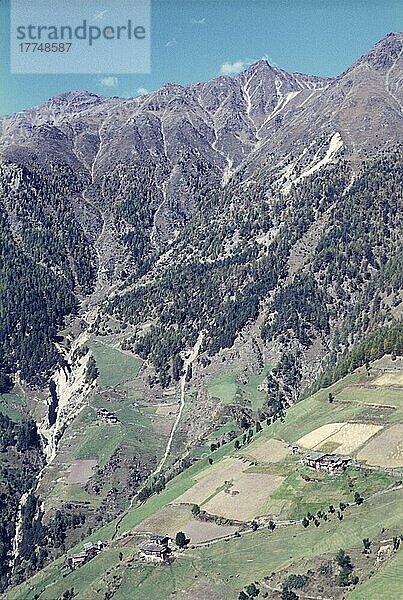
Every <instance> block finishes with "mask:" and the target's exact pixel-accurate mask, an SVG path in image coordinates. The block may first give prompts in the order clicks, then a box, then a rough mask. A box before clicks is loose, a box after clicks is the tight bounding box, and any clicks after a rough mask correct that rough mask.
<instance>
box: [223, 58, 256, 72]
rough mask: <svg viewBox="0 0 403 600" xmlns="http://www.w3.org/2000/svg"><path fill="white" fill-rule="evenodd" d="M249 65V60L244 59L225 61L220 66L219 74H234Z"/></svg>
mask: <svg viewBox="0 0 403 600" xmlns="http://www.w3.org/2000/svg"><path fill="white" fill-rule="evenodd" d="M249 65H250V62H249V61H245V60H236V61H234V62H232V63H231V62H225V63H223V64H222V65H221V67H220V73H221V75H235V73H239V72H240V71H243V69H246V67H248V66H249Z"/></svg>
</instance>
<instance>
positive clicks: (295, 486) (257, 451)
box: [10, 370, 403, 600]
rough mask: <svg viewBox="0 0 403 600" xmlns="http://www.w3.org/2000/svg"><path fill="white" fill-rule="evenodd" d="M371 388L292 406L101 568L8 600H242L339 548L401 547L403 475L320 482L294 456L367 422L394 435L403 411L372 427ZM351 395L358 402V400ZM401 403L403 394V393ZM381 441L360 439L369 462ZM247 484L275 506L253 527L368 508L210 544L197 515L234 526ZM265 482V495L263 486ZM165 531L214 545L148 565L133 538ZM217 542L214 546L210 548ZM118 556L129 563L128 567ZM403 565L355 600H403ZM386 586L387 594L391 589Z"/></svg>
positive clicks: (151, 517)
mask: <svg viewBox="0 0 403 600" xmlns="http://www.w3.org/2000/svg"><path fill="white" fill-rule="evenodd" d="M363 377H364V373H363V371H362V370H358V371H357V372H355V373H353V374H352V375H350V376H348V377H346V378H345V379H344V380H342V381H340V382H337V383H336V384H335V385H333V386H331V388H328V389H327V390H321V391H320V392H318V393H317V394H315V395H314V396H312V397H310V398H307V399H306V400H303V401H301V402H300V403H298V404H296V405H294V406H293V407H291V408H290V409H289V410H288V412H287V416H286V420H285V422H284V423H281V422H280V421H276V422H275V423H274V424H272V425H270V426H269V427H268V426H267V425H266V424H264V425H263V430H262V431H261V432H259V433H257V434H256V433H255V435H254V436H253V441H252V442H251V443H249V444H244V445H242V436H240V437H239V438H238V440H239V441H240V443H241V448H240V449H239V450H237V449H235V447H234V442H231V443H227V444H225V445H224V446H222V447H220V448H219V449H218V450H215V451H214V452H210V453H209V455H208V456H207V457H205V458H202V459H200V460H198V461H197V462H196V463H195V464H194V465H192V466H191V467H190V468H188V469H186V470H185V471H183V472H182V473H181V474H179V475H178V476H177V477H175V478H174V479H173V480H172V481H170V482H169V483H168V484H167V485H166V487H165V489H164V490H163V491H162V492H161V493H160V494H158V495H153V496H151V497H150V498H149V499H148V500H147V502H145V503H144V504H141V505H134V506H133V507H132V508H131V509H129V510H128V511H127V512H126V514H125V515H124V517H123V519H119V521H115V522H112V523H110V524H108V525H107V526H105V527H103V528H102V529H100V530H98V531H96V532H94V533H93V534H92V536H90V537H89V539H93V540H95V539H104V540H109V541H110V547H109V548H108V549H107V550H106V551H105V552H102V553H101V554H100V555H99V556H98V557H97V558H95V559H94V560H92V561H91V562H90V563H88V564H87V565H84V566H83V567H81V568H80V570H79V571H77V572H72V573H69V572H66V571H63V570H62V571H60V567H59V565H60V562H61V561H59V562H56V563H54V564H52V565H49V566H48V567H46V569H44V570H43V571H42V572H41V573H39V574H38V575H36V576H35V577H34V578H32V579H31V580H30V582H29V585H30V586H31V589H30V588H29V587H28V585H23V586H21V587H20V588H18V589H16V590H14V591H13V592H12V595H10V599H11V600H23V599H24V600H33V597H34V595H35V593H36V592H37V591H41V590H43V593H42V594H41V596H40V597H41V600H53V599H54V598H57V597H59V596H60V595H61V594H62V593H63V592H64V591H65V590H66V589H70V588H71V587H74V590H75V593H76V594H78V595H77V597H78V598H80V600H81V599H83V600H85V599H90V598H91V599H92V598H94V597H103V595H104V594H105V593H106V592H107V591H110V590H111V589H113V590H114V595H113V597H114V600H115V599H117V600H119V599H124V598H127V599H129V598H130V599H131V598H132V597H133V596H132V595H131V594H132V593H133V589H136V590H140V591H139V593H141V598H142V600H155V598H156V597H161V598H169V597H170V596H171V594H175V597H176V598H177V599H178V598H179V599H182V600H185V598H189V597H191V598H195V599H196V600H200V599H203V598H210V597H211V598H214V599H215V600H216V599H217V600H235V599H236V598H237V597H238V594H239V591H240V590H241V589H242V587H244V586H245V585H246V584H248V583H250V582H251V581H259V580H261V579H262V578H263V577H265V576H266V575H268V574H270V573H271V572H272V571H277V570H280V569H283V568H284V567H285V566H287V565H292V564H294V563H296V564H297V563H298V561H299V560H301V559H302V558H303V557H304V558H309V557H320V556H321V555H322V554H323V555H324V554H326V553H329V552H333V553H335V552H337V550H338V549H339V548H341V547H342V548H346V549H348V548H352V549H359V548H362V539H363V538H364V537H370V538H371V539H376V538H377V536H378V537H379V535H380V532H381V531H382V532H383V533H382V535H383V536H384V537H391V536H393V535H400V534H401V522H402V508H401V506H402V505H403V504H402V500H403V495H402V490H401V489H396V484H397V482H398V479H399V477H398V474H393V473H392V472H391V473H386V472H384V471H382V470H374V471H365V470H361V469H358V468H350V469H348V470H347V471H346V472H345V473H344V474H342V475H336V476H331V475H327V474H325V473H320V472H314V471H312V470H310V469H308V468H306V467H305V466H304V465H302V464H301V462H300V458H299V456H298V455H297V456H295V455H292V454H291V452H290V451H289V448H288V446H287V445H288V444H289V443H290V442H295V441H296V440H299V439H300V438H303V437H304V436H307V435H310V434H311V432H315V430H318V429H319V428H321V427H324V426H328V425H332V424H333V425H334V424H335V423H338V424H342V427H344V424H345V423H347V424H357V423H360V422H361V421H362V422H363V424H364V425H370V426H372V428H373V429H374V433H375V430H376V431H381V430H382V431H385V432H387V431H388V428H389V427H391V426H393V425H394V423H396V422H397V421H399V420H401V414H400V408H399V406H400V400H396V402H395V405H394V406H393V407H391V408H388V409H387V410H384V409H383V408H382V406H381V408H380V409H379V410H378V409H375V411H374V413H373V415H372V413H371V410H372V409H370V408H369V407H368V406H367V403H366V402H364V401H363V399H362V397H360V398H358V399H357V395H356V394H355V392H354V393H353V392H351V390H353V391H354V390H355V388H357V389H359V390H361V391H362V390H363ZM365 381H366V380H365ZM364 387H365V386H364ZM346 388H348V389H349V390H350V391H348V396H349V399H347V397H346V394H347V392H346V391H345V390H346ZM329 391H331V392H332V393H333V395H334V401H333V402H332V403H329V402H328V394H329ZM381 391H382V390H381ZM398 392H399V394H401V391H400V390H398ZM360 393H361V392H360ZM370 394H373V388H370ZM354 398H355V399H354ZM399 398H400V396H399ZM149 414H150V413H149V412H148V415H149ZM382 428H383V429H382ZM364 429H365V427H364ZM367 430H368V428H367ZM371 431H372V429H371ZM382 435H383V433H382V432H381V433H380V434H376V433H375V435H374V436H373V437H368V438H366V440H365V439H362V440H361V439H360V443H361V446H360V447H359V451H362V449H361V448H363V449H364V450H365V448H369V449H370V448H371V446H370V444H371V443H372V442H375V441H376V440H377V439H378V437H380V436H382ZM209 459H210V462H211V460H212V464H210V462H209ZM248 475H252V476H255V480H256V481H257V480H258V479H259V489H260V488H261V489H263V488H265V492H266V493H267V494H266V497H265V498H263V497H262V498H260V500H259V503H260V504H259V507H253V506H252V504H253V503H250V502H249V505H248V508H250V509H251V512H250V513H248V514H247V515H246V513H245V515H244V518H247V519H251V518H252V517H253V516H258V515H260V514H266V515H268V516H272V517H273V518H274V519H275V520H278V521H280V522H281V521H282V520H287V519H300V518H302V517H303V516H304V515H306V514H307V512H308V511H309V512H311V513H315V514H316V513H317V511H319V510H320V511H322V510H327V509H328V507H329V504H333V505H335V506H338V503H339V502H345V503H346V504H348V503H349V502H352V501H353V500H354V493H355V492H356V491H358V492H359V493H360V494H361V495H362V496H363V497H364V503H363V505H361V506H350V507H348V508H347V509H346V510H345V511H344V514H343V516H344V518H343V519H342V520H339V519H338V518H337V517H336V516H335V515H333V514H329V518H328V520H327V521H325V520H321V521H320V524H319V526H318V527H315V526H314V525H313V524H311V525H309V527H308V528H307V529H305V528H304V527H303V526H302V525H301V524H295V525H292V524H291V525H288V526H284V527H277V528H276V529H275V531H274V532H269V531H268V530H267V529H263V530H258V531H256V532H255V533H253V532H246V533H241V537H233V535H232V537H231V536H230V538H229V539H227V540H221V541H220V540H219V538H220V537H221V536H220V532H221V534H224V532H227V531H228V530H227V529H224V528H223V529H221V530H220V526H219V525H217V524H214V523H213V524H212V525H213V526H214V528H215V530H214V532H213V529H212V528H211V527H210V531H209V532H208V531H207V529H208V528H207V527H203V526H202V525H200V522H199V521H198V520H197V519H194V517H192V516H191V513H190V509H191V506H192V504H193V503H199V504H200V505H201V508H202V509H206V510H208V512H211V513H213V514H217V515H221V516H225V515H227V516H228V515H229V513H228V510H230V509H231V507H232V506H233V505H235V504H236V503H238V505H239V506H241V505H242V502H240V500H239V499H240V496H241V494H239V495H233V496H231V495H230V494H226V493H225V491H224V490H225V489H228V490H237V486H238V487H242V485H243V483H242V482H243V479H242V478H244V480H245V477H246V478H247V476H248ZM256 476H257V477H256ZM270 477H271V478H272V479H273V480H274V479H276V485H275V486H273V487H272V488H270V486H269V485H267V481H268V479H267V478H270ZM252 479H253V477H252V478H251V479H250V482H248V485H246V486H245V490H246V492H247V493H248V494H249V496H250V497H252V496H253V494H254V487H253V483H252ZM260 479H261V480H262V481H263V482H264V485H261V483H260ZM400 479H401V477H400ZM245 481H246V480H245ZM255 485H256V483H255ZM237 491H242V490H237ZM256 496H258V494H256ZM239 506H238V508H239ZM245 506H247V505H246V503H245ZM253 508H254V509H255V510H252V509H253ZM229 516H231V515H229ZM217 528H218V529H217ZM156 529H158V533H166V532H169V533H172V535H173V533H174V532H175V530H180V529H182V530H183V531H185V532H186V529H189V531H190V532H194V533H193V535H194V536H195V541H197V542H199V541H200V540H202V539H203V536H204V539H209V540H211V542H210V544H209V545H205V546H199V547H193V548H192V547H190V548H189V549H188V550H187V551H186V552H185V553H183V555H180V556H179V557H178V558H177V560H176V561H175V562H174V563H173V564H172V565H171V566H170V567H169V568H168V567H162V566H150V565H144V564H141V563H138V562H137V561H136V553H137V544H138V538H136V537H133V530H137V531H149V530H150V531H152V530H154V531H155V530H156ZM130 532H131V533H130ZM126 533H130V535H129V537H125V536H124V535H123V534H126ZM213 535H214V536H215V537H216V539H215V540H212V539H211V538H212V536H213ZM122 536H123V537H122ZM206 536H207V537H206ZM209 536H210V537H209ZM191 543H192V542H191ZM80 548H81V545H78V546H77V549H80ZM119 552H122V554H123V558H121V560H120V559H119ZM399 561H400V558H399ZM399 564H400V563H398V562H396V561H393V562H390V563H386V564H385V565H382V567H380V568H379V571H377V572H376V574H375V575H374V577H373V578H372V580H371V579H370V580H368V581H366V582H364V583H362V585H361V586H358V587H357V589H356V591H354V592H353V593H352V595H351V597H352V598H353V599H354V598H357V599H358V598H362V599H363V600H364V599H365V600H366V599H367V598H374V599H375V598H377V596H376V594H377V593H378V594H379V590H381V589H384V590H385V594H386V595H383V596H382V598H385V599H386V600H395V598H396V596H395V595H394V594H395V593H396V589H397V587H396V585H397V584H395V583H394V582H393V581H392V579H393V574H394V569H395V568H398V566H399ZM396 565H398V566H397V567H396ZM389 579H390V581H388V580H389ZM382 585H384V586H385V587H384V588H382ZM114 586H115V587H114ZM354 594H355V595H354ZM357 594H361V595H357ZM365 594H367V595H365ZM378 597H379V596H378Z"/></svg>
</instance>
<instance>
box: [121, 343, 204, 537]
mask: <svg viewBox="0 0 403 600" xmlns="http://www.w3.org/2000/svg"><path fill="white" fill-rule="evenodd" d="M203 337H204V333H203V331H201V332H200V333H199V335H198V338H197V340H196V343H195V345H194V347H193V348H192V350H190V351H189V350H186V351H184V352H183V353H182V358H183V374H182V377H181V379H180V407H179V411H178V416H177V417H176V419H175V423H174V424H173V426H172V429H171V433H170V435H169V438H168V442H167V445H166V447H165V452H164V456H163V457H162V458H161V460H160V462H159V463H158V465H157V466H156V467H155V469H154V471H152V472H151V473H150V475H149V476H148V478H147V480H146V481H145V482H144V484H143V485H142V486H141V488H140V489H138V490H137V491H136V494H135V495H134V496H132V498H131V500H130V504H129V507H128V508H127V509H126V510H125V511H124V512H123V513H122V515H121V516H120V518H119V519H118V521H117V523H116V526H115V531H114V533H113V536H112V539H113V540H114V539H115V538H116V536H117V534H118V533H119V527H120V524H121V522H122V521H123V519H124V518H125V516H126V514H127V513H128V511H129V510H131V509H132V508H133V504H134V501H135V499H136V498H137V495H138V494H139V493H140V492H141V491H142V490H143V489H144V488H145V487H146V486H147V483H148V482H149V481H150V480H151V479H152V478H153V477H155V475H158V474H159V473H160V472H161V470H162V468H163V467H164V465H165V463H166V461H167V459H168V456H169V454H170V452H171V447H172V442H173V439H174V436H175V433H176V430H177V428H178V425H179V423H180V420H181V418H182V413H183V409H184V408H185V390H186V377H187V374H188V370H189V367H190V366H191V365H192V364H193V362H194V361H195V360H196V358H197V356H198V354H199V352H200V348H201V345H202V342H203Z"/></svg>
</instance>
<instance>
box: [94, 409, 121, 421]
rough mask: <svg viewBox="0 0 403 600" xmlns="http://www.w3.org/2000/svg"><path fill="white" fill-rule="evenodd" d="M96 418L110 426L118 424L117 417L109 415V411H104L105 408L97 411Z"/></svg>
mask: <svg viewBox="0 0 403 600" xmlns="http://www.w3.org/2000/svg"><path fill="white" fill-rule="evenodd" d="M98 417H99V418H100V419H101V420H102V421H104V422H105V423H109V424H110V425H117V424H118V423H119V419H118V418H117V416H116V415H115V414H113V413H111V412H110V411H109V410H106V408H99V409H98Z"/></svg>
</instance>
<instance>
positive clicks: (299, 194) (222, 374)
mask: <svg viewBox="0 0 403 600" xmlns="http://www.w3.org/2000/svg"><path fill="white" fill-rule="evenodd" d="M402 49H403V36H402V34H401V33H392V34H389V35H387V36H386V37H385V38H384V39H382V40H380V41H379V42H378V43H377V44H376V45H375V46H374V47H373V48H372V49H370V50H369V51H368V52H367V53H366V54H365V55H363V56H362V57H361V58H360V59H358V60H357V61H356V62H355V63H354V64H353V65H352V66H351V67H350V68H348V69H347V70H346V71H344V72H343V73H341V74H340V75H338V76H337V77H332V78H323V77H316V76H312V75H303V74H300V73H287V72H286V71H284V70H282V69H280V68H279V67H276V66H273V65H271V64H269V62H268V61H267V60H260V61H258V62H256V63H254V64H252V65H250V66H249V67H247V68H246V69H245V70H244V71H242V72H240V73H238V74H236V75H234V76H231V77H230V76H227V75H225V76H224V75H222V76H219V77H217V78H215V79H213V80H211V81H207V82H202V83H196V84H191V85H189V86H182V85H179V84H166V85H164V86H163V87H162V88H160V89H159V90H156V91H153V92H150V93H147V94H145V95H142V96H139V97H137V98H118V97H102V96H98V95H96V94H93V93H90V92H85V91H77V92H66V93H64V94H61V95H59V96H56V97H54V98H51V99H50V100H48V101H47V102H45V103H44V104H42V105H40V106H38V107H35V108H32V109H29V110H27V111H24V112H21V113H16V114H14V115H10V116H7V117H2V118H1V119H0V253H1V259H2V260H1V261H0V275H1V286H0V318H1V327H0V423H1V433H2V442H1V443H2V452H1V456H0V484H1V487H0V494H1V496H0V516H1V519H2V521H3V522H4V523H6V527H3V528H2V537H1V540H0V541H1V544H0V550H1V551H0V593H1V594H2V595H3V597H4V598H5V599H7V600H23V599H24V600H38V599H39V598H40V599H41V600H61V599H63V600H64V599H65V598H66V597H67V598H71V597H74V598H78V599H79V600H85V599H88V600H89V599H91V600H92V598H98V597H99V598H103V599H104V600H109V599H111V598H114V600H120V599H124V598H127V599H130V600H131V599H132V598H133V590H136V594H138V596H134V597H139V598H140V597H141V598H142V600H156V598H161V599H162V600H164V599H165V598H166V599H168V598H172V597H175V598H177V599H181V598H183V599H184V598H192V599H194V600H205V599H207V598H208V599H210V598H214V599H215V600H232V599H234V600H236V599H237V598H240V599H241V600H250V598H252V597H255V596H256V593H255V591H254V588H253V587H248V586H251V585H252V584H253V585H255V586H256V587H257V588H258V589H259V590H260V597H268V598H273V599H274V600H280V598H281V600H283V592H284V589H286V590H288V588H290V589H289V590H288V591H291V590H294V591H295V593H296V594H298V596H299V597H301V598H312V597H315V598H317V597H321V598H326V599H328V598H329V599H330V598H331V599H332V600H338V599H339V598H340V599H341V598H352V599H354V598H356V599H360V598H362V600H368V599H369V600H371V599H372V598H373V599H374V600H377V598H379V590H380V589H383V590H384V594H385V595H384V596H383V597H384V598H385V599H386V600H395V598H396V597H397V596H396V594H397V590H399V589H401V585H402V579H401V568H400V567H401V549H399V548H400V541H401V539H402V535H403V531H402V510H401V495H402V479H403V462H402V461H403V454H402V453H403V447H402V433H403V430H402V427H403V424H402V423H403V421H402V416H403V415H402V411H403V406H402V402H403V390H402V385H403V361H402V355H403V336H402V322H401V316H402V285H401V284H402V256H401V247H402V245H401V239H402V236H401V233H402V227H401V226H402V221H401V214H402V189H403V185H402V184H403V172H402V152H401V145H400V132H401V128H402V119H403V116H402V111H401V101H402V98H401V94H402V92H401V86H399V81H400V78H401V67H402V60H403V58H402V57H403V53H402ZM178 533H183V534H184V536H185V541H184V543H183V544H182V542H180V540H181V537H180V538H179V542H178V541H177V534H178ZM155 535H157V536H162V537H163V538H165V536H168V537H169V538H170V541H169V544H171V546H169V552H168V551H167V552H168V555H169V560H166V561H165V560H164V561H163V562H158V557H159V556H160V554H161V552H162V554H163V553H164V552H165V550H166V548H165V550H164V551H161V547H160V546H159V547H158V548H157V549H155V548H154V550H152V551H150V552H151V556H152V559H155V560H154V561H153V560H151V559H150V556H148V559H149V560H148V562H147V554H146V559H145V560H139V546H140V545H145V546H147V545H149V544H151V542H152V541H153V539H152V538H153V536H155ZM186 539H187V540H188V541H187V542H186ZM364 539H368V540H369V541H370V546H369V547H368V548H367V547H365V545H364V546H363V540H364ZM98 541H99V542H101V543H100V544H99V545H97V544H98ZM154 541H155V540H154ZM160 542H161V540H158V539H157V542H156V544H157V546H158V544H160ZM91 543H92V544H95V546H92V545H91ZM88 544H89V546H88ZM160 545H161V544H160ZM171 547H172V548H171ZM171 549H172V552H171ZM340 549H343V550H345V552H346V553H347V554H348V555H349V556H351V560H352V563H351V564H350V562H349V561H346V559H345V557H344V555H343V556H342V555H339V554H338V553H339V551H340ZM153 552H154V554H153ZM74 557H75V558H74ZM156 557H157V558H156ZM171 559H172V560H171ZM74 560H77V561H78V562H77V563H76V564H78V565H79V566H77V567H76V568H72V565H73V563H74ZM66 561H67V562H66ZM153 562H155V564H152V563H153ZM67 563H68V564H69V565H70V566H66V565H67ZM297 574H299V576H297ZM293 576H294V578H293ZM290 577H291V579H290ZM343 578H344V579H343ZM292 584H296V586H294V587H293V585H292ZM399 586H400V587H399ZM72 589H73V592H71V590H72ZM248 590H249V591H248ZM285 593H286V592H284V594H285ZM72 594H73V595H72ZM242 594H243V596H242ZM377 594H378V596H377ZM298 596H297V597H298ZM289 599H290V600H291V599H293V596H289V598H287V600H289Z"/></svg>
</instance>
